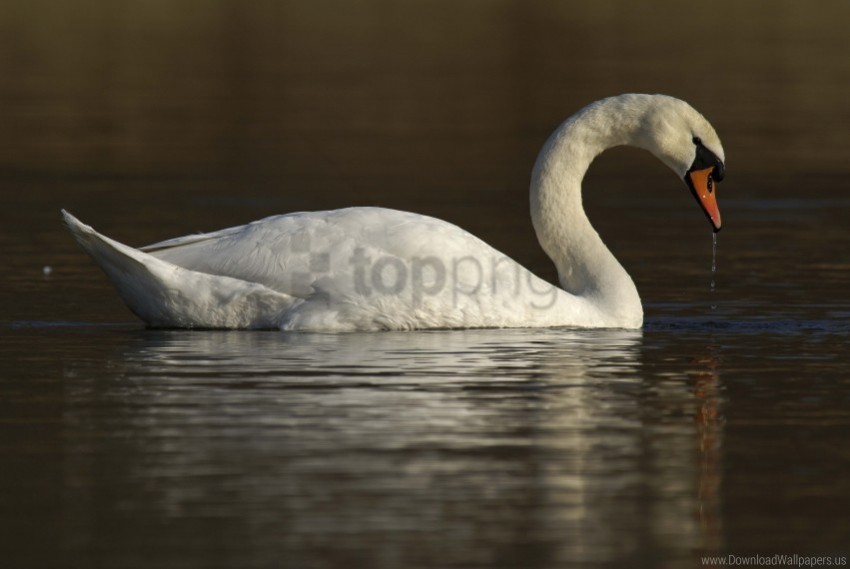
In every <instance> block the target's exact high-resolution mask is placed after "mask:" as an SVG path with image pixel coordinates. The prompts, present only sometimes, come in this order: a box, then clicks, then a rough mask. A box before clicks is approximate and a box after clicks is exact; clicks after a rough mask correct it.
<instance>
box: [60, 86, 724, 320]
mask: <svg viewBox="0 0 850 569" xmlns="http://www.w3.org/2000/svg"><path fill="white" fill-rule="evenodd" d="M618 145H632V146H637V147H640V148H644V149H646V150H649V151H650V152H652V153H653V154H654V155H655V156H657V157H658V158H659V159H660V160H661V161H662V162H664V163H665V164H667V166H669V167H670V168H671V169H672V170H673V171H674V172H676V173H677V174H678V175H679V176H681V177H683V178H684V179H685V182H686V183H687V185H688V187H689V188H690V190H691V192H692V193H693V194H694V196H695V197H696V198H697V201H698V202H699V204H700V206H701V207H702V209H703V211H704V212H705V213H706V215H707V216H708V218H709V220H710V221H711V223H712V225H713V228H714V230H715V231H719V230H720V213H719V211H718V209H717V203H716V199H715V193H714V189H715V182H718V181H720V180H721V179H722V178H723V174H724V153H723V148H722V146H721V144H720V139H719V138H718V137H717V134H716V133H715V131H714V129H713V128H712V126H711V125H710V124H709V123H708V121H706V120H705V119H704V118H703V117H702V115H700V114H699V113H698V112H697V111H695V110H694V109H693V108H692V107H690V106H689V105H688V104H687V103H685V102H683V101H681V100H678V99H675V98H672V97H668V96H664V95H638V94H627V95H621V96H617V97H611V98H607V99H603V100H601V101H597V102H595V103H593V104H591V105H588V106H587V107H585V108H583V109H582V110H580V111H579V112H578V113H576V114H575V115H573V116H572V117H570V118H569V119H567V120H566V121H565V122H564V123H562V124H561V125H560V126H559V127H558V129H557V130H556V131H555V132H554V133H553V134H552V136H551V137H550V138H549V140H548V141H547V142H546V144H545V145H544V146H543V149H542V150H541V152H540V154H539V156H538V158H537V162H536V164H535V165H534V170H533V173H532V177H531V218H532V221H533V223H534V229H535V231H536V232H537V237H538V239H539V241H540V244H541V245H542V246H543V249H544V250H545V251H546V253H547V254H548V255H549V257H550V258H551V259H552V261H554V263H555V266H556V267H557V270H558V275H559V279H560V284H561V287H562V288H558V287H555V286H553V285H551V284H549V283H547V282H545V281H543V280H541V279H539V278H537V277H536V276H534V275H533V274H532V273H530V272H529V271H528V270H526V269H525V268H523V267H522V266H521V265H519V264H518V263H516V262H515V261H513V260H511V259H509V258H507V257H506V256H505V255H503V254H502V253H500V252H499V251H497V250H495V249H493V248H492V247H490V246H489V245H487V244H486V243H484V242H483V241H481V240H480V239H478V238H477V237H475V236H473V235H471V234H470V233H467V232H466V231H464V230H463V229H460V228H459V227H457V226H455V225H452V224H450V223H447V222H445V221H441V220H439V219H434V218H431V217H427V216H424V215H418V214H414V213H407V212H401V211H395V210H389V209H381V208H373V207H358V208H349V209H340V210H334V211H322V212H308V213H292V214H288V215H280V216H275V217H269V218H266V219H262V220H260V221H255V222H253V223H250V224H248V225H244V226H241V227H233V228H230V229H224V230H221V231H217V232H213V233H207V234H201V235H189V236H186V237H179V238H177V239H172V240H169V241H164V242H162V243H157V244H155V245H151V246H148V247H143V248H141V249H134V248H131V247H128V246H126V245H123V244H121V243H118V242H116V241H113V240H112V239H109V238H108V237H105V236H103V235H100V234H99V233H97V232H96V231H94V230H93V229H92V228H91V227H89V226H87V225H84V224H82V223H81V222H80V221H78V220H77V219H76V218H74V217H73V216H72V215H70V214H69V213H67V212H65V211H63V215H64V217H65V221H66V223H67V224H68V227H69V228H70V229H71V231H72V232H73V234H74V237H75V238H76V239H77V241H78V242H79V243H80V245H81V246H82V247H83V249H85V250H86V252H88V253H89V255H91V256H92V258H93V259H94V260H95V262H96V263H97V264H98V265H100V267H101V268H102V269H103V270H104V271H105V272H106V274H107V275H108V277H109V278H110V279H111V280H112V282H113V284H114V285H115V286H116V288H117V289H118V293H119V294H120V295H121V298H122V299H123V300H124V302H125V303H126V304H127V306H128V307H129V308H130V310H132V311H133V312H134V313H135V314H136V315H138V316H139V317H140V318H141V319H142V320H144V321H145V322H146V323H147V324H148V325H150V326H157V327H185V328H280V329H284V330H324V331H351V330H387V329H392V330H403V329H416V328H460V327H533V326H571V327H581V328H601V327H606V328H639V327H640V326H641V325H642V323H643V309H642V307H641V303H640V298H639V297H638V293H637V290H636V288H635V285H634V283H633V282H632V279H631V278H630V277H629V275H628V273H626V271H625V270H624V269H623V267H622V266H621V265H620V263H619V262H617V260H616V259H615V258H614V256H613V255H612V254H611V252H610V251H609V250H608V249H607V248H606V247H605V245H604V244H603V242H602V240H601V239H600V237H599V235H598V234H597V233H596V231H595V230H594V229H593V227H592V226H591V224H590V221H588V219H587V216H586V215H585V213H584V209H583V208H582V200H581V181H582V178H583V177H584V174H585V172H586V170H587V168H588V167H589V166H590V163H591V162H592V161H593V159H594V158H595V157H596V156H597V155H598V154H600V153H601V152H602V151H604V150H605V149H607V148H610V147H613V146H618Z"/></svg>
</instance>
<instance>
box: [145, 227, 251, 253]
mask: <svg viewBox="0 0 850 569" xmlns="http://www.w3.org/2000/svg"><path fill="white" fill-rule="evenodd" d="M241 229H242V228H241V227H229V228H227V229H222V230H220V231H213V232H210V233H197V234H193V235H184V236H183V237H175V238H173V239H167V240H165V241H160V242H158V243H152V244H151V245H145V246H144V247H139V251H144V252H145V253H152V252H154V251H161V250H163V249H172V248H176V247H183V246H185V245H193V244H196V243H202V242H204V241H215V240H217V239H221V238H223V237H228V236H231V235H235V234H238V233H239V231H240V230H241Z"/></svg>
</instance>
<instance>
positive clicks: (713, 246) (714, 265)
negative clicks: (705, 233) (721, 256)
mask: <svg viewBox="0 0 850 569" xmlns="http://www.w3.org/2000/svg"><path fill="white" fill-rule="evenodd" d="M716 288H717V233H715V232H712V233H711V285H710V286H709V293H710V294H711V297H712V301H713V300H714V291H715V289H716ZM711 309H712V310H715V309H717V304H715V303H714V302H712V303H711Z"/></svg>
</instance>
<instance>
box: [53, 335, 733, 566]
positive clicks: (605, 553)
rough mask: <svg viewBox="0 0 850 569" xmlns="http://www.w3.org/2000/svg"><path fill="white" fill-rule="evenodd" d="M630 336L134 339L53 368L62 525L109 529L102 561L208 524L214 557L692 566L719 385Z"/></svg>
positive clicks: (715, 475) (711, 543)
mask: <svg viewBox="0 0 850 569" xmlns="http://www.w3.org/2000/svg"><path fill="white" fill-rule="evenodd" d="M641 343H642V336H641V333H640V332H625V331H601V332H590V333H585V332H572V331H565V330H545V331H527V330H526V331H523V330H520V331H448V332H422V333H385V334H357V335H317V334H293V335H281V334H277V333H243V332H233V333H229V332H221V333H219V332H216V333H185V332H173V333H172V332H145V333H144V334H135V335H131V336H130V337H129V338H127V341H126V343H122V344H120V345H116V346H114V347H113V354H112V356H111V357H109V358H108V360H107V364H106V365H107V366H108V367H109V368H110V376H111V379H110V380H108V381H106V382H103V381H96V380H95V381H89V380H87V379H86V378H89V377H91V378H94V377H98V376H99V375H101V374H102V370H94V369H91V368H90V367H89V366H90V365H91V362H83V363H79V364H74V365H71V366H69V367H67V368H66V369H65V370H64V374H65V377H66V378H68V384H67V385H68V389H69V393H68V397H69V398H70V400H71V401H72V402H73V407H74V408H75V409H76V411H75V412H74V414H73V415H72V416H70V417H68V418H67V419H68V420H67V423H66V428H67V429H68V433H67V436H68V439H67V442H68V445H67V447H66V453H67V454H66V457H65V468H64V472H63V482H62V484H63V487H64V488H65V490H64V492H65V493H66V495H65V501H66V504H67V505H68V510H67V511H66V515H67V516H68V520H69V521H70V520H71V519H73V520H75V523H74V524H73V528H71V527H70V525H69V530H68V531H69V532H71V534H72V535H71V536H70V537H69V536H65V537H66V540H70V543H76V544H78V545H82V544H85V543H86V542H88V541H91V542H94V541H98V542H103V541H104V539H106V540H107V542H109V543H112V544H113V548H114V549H109V550H107V551H106V552H105V553H104V559H107V560H109V559H110V555H113V554H114V555H116V556H117V555H119V553H118V550H121V554H120V555H121V556H126V555H127V552H128V551H127V548H128V547H129V548H130V550H131V551H132V550H133V549H134V548H135V547H140V548H141V547H150V548H152V551H154V553H153V555H154V557H155V558H156V555H157V554H156V553H155V552H156V551H158V550H159V547H162V546H164V545H166V543H163V542H167V541H168V540H171V539H179V540H181V541H183V540H188V543H187V545H186V547H185V548H183V549H182V554H181V555H185V556H186V557H185V559H184V561H187V562H189V563H190V564H191V563H192V562H197V561H199V560H203V559H207V560H208V559H211V558H212V557H207V556H208V555H210V556H212V554H209V553H207V552H205V551H204V549H203V548H200V547H194V546H192V543H193V542H192V540H194V539H199V536H200V535H201V534H207V533H209V532H212V534H213V535H216V536H217V539H218V540H220V550H219V551H217V552H216V553H215V555H216V556H218V557H219V558H220V559H228V560H230V561H235V560H237V559H238V558H239V557H240V556H242V555H244V554H246V549H248V548H250V549H251V556H252V557H251V558H252V559H254V560H257V559H262V560H264V561H269V562H271V561H274V560H275V555H283V554H285V555H286V559H287V565H288V566H293V567H302V566H312V565H311V563H315V562H316V560H317V559H322V560H324V561H327V562H340V563H341V562H347V563H364V564H367V565H370V566H386V567H402V566H405V567H407V566H440V565H441V564H450V565H464V564H467V565H478V564H491V563H496V564H501V565H505V566H509V565H512V564H513V563H514V562H516V563H521V565H522V566H524V567H548V566H552V564H553V563H555V564H558V563H562V562H566V561H568V560H571V561H585V562H611V561H616V560H622V559H626V558H635V556H638V557H639V556H641V555H650V556H652V555H659V554H663V555H665V556H666V557H668V558H671V559H676V558H679V559H690V558H691V556H692V555H693V554H694V552H696V551H700V550H703V549H705V548H711V549H714V548H717V547H720V546H721V545H722V537H721V535H720V524H719V521H718V519H717V518H718V513H717V511H718V495H717V488H718V485H719V476H720V475H719V470H718V467H717V464H718V462H719V459H718V455H719V453H720V452H721V436H720V430H721V422H720V419H719V412H718V407H719V403H718V395H717V393H716V389H717V384H718V383H719V378H718V376H717V373H716V372H715V371H713V367H712V360H711V356H710V355H708V356H705V357H704V359H697V360H695V361H694V362H693V369H694V370H695V371H693V372H691V374H692V378H691V379H692V381H681V379H679V378H677V379H676V380H675V381H658V382H652V381H648V380H647V379H646V378H645V377H644V375H643V373H642V371H641V367H642V365H643V364H642V362H641V355H640V354H641ZM105 408H108V409H111V410H113V411H114V410H115V409H120V413H115V412H110V413H109V415H106V416H104V415H102V413H101V410H102V409H105ZM683 413H684V414H685V415H686V416H687V414H690V415H691V418H690V420H687V419H686V420H681V419H680V418H679V417H680V416H681V415H682V414H683ZM91 433H103V434H101V435H99V437H98V438H96V439H94V440H93V439H91ZM107 433H108V434H107ZM80 482H83V483H82V484H80ZM104 487H105V488H106V489H107V492H106V494H105V495H104V494H103V490H104ZM116 499H117V500H118V502H117V504H116V503H115V502H114V500H116ZM113 508H119V509H120V510H122V511H124V512H125V513H126V514H127V516H128V517H129V519H128V520H125V521H126V523H129V524H131V525H132V526H133V527H139V528H140V529H141V528H142V527H147V524H148V523H165V524H166V525H169V526H170V525H174V526H175V527H174V533H170V534H168V535H164V534H163V533H162V532H159V531H153V532H151V531H150V528H148V530H147V534H146V535H144V536H136V538H135V539H138V540H139V542H138V543H136V542H135V541H134V540H129V538H128V536H127V534H126V528H124V529H117V528H109V527H99V526H98V519H100V518H101V517H102V516H103V515H104V514H105V513H106V512H108V511H110V510H112V509H113ZM130 520H132V521H130ZM218 532H222V533H218ZM128 540H129V541H128ZM203 543H206V541H204V542H203ZM258 555H259V557H258ZM221 556H224V557H223V558H222V557H221ZM122 559H124V557H122ZM125 561H126V559H125ZM147 561H148V562H149V561H150V559H149V558H148V559H147ZM224 565H227V563H224Z"/></svg>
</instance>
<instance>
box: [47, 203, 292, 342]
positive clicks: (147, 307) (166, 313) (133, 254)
mask: <svg viewBox="0 0 850 569" xmlns="http://www.w3.org/2000/svg"><path fill="white" fill-rule="evenodd" d="M62 216H63V217H64V218H65V223H66V224H67V225H68V228H69V229H70V230H71V233H72V234H73V235H74V238H75V239H76V240H77V242H78V243H79V244H80V246H81V247H82V248H83V249H84V250H85V251H86V253H88V254H89V255H90V256H91V258H92V259H94V261H95V262H96V263H97V264H98V265H99V266H100V268H101V269H103V271H104V272H105V273H106V275H107V276H108V277H109V280H111V281H112V284H113V285H114V286H115V288H116V289H117V290H118V294H119V295H120V296H121V299H122V300H123V301H124V303H125V304H126V305H127V307H128V308H129V309H130V310H132V311H133V313H134V314H136V315H137V316H138V317H139V318H141V319H142V320H144V321H145V322H146V323H147V324H148V325H150V326H158V327H176V328H276V327H278V326H279V325H280V322H281V319H282V317H283V315H284V314H285V312H286V311H287V310H288V309H289V308H291V307H292V305H293V304H294V303H296V302H297V299H295V298H293V297H291V296H289V295H286V294H283V293H279V292H277V291H274V290H271V289H269V288H267V287H265V286H263V285H260V284H258V283H251V282H247V281H243V280H240V279H235V278H232V277H226V276H220V275H210V274H207V273H200V272H198V271H192V270H189V269H185V268H183V267H179V266H177V265H174V264H172V263H168V262H166V261H163V260H161V259H157V258H156V257H154V256H153V255H150V254H148V253H143V252H142V251H139V250H137V249H133V248H132V247H128V246H127V245H124V244H122V243H119V242H118V241H115V240H113V239H110V238H109V237H106V236H105V235H101V234H100V233H98V232H97V231H95V230H94V229H92V228H91V227H89V226H88V225H86V224H84V223H82V222H81V221H80V220H78V219H77V218H76V217H74V216H73V215H71V214H70V213H68V212H67V211H65V210H62Z"/></svg>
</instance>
